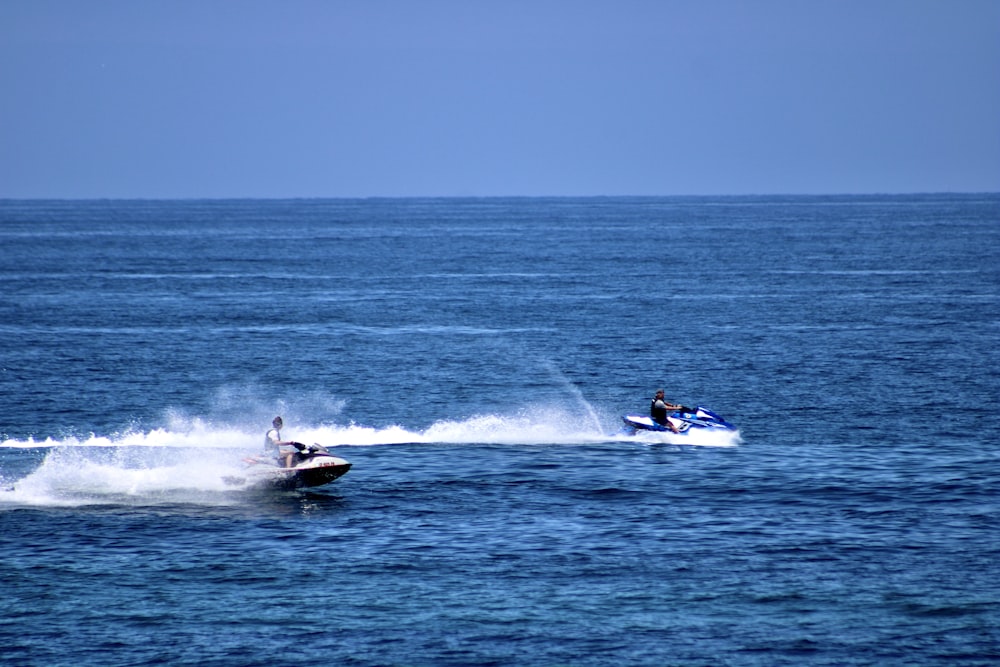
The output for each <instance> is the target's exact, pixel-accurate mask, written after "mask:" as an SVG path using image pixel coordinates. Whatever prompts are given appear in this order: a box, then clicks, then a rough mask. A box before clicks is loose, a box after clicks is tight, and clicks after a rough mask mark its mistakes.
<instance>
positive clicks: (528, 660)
mask: <svg viewBox="0 0 1000 667" xmlns="http://www.w3.org/2000/svg"><path fill="white" fill-rule="evenodd" d="M0 251H2V252H0V601H2V606H0V663H2V664H3V665H5V666H7V665H73V666H74V667H85V666H91V665H92V666H95V667H96V666H101V667H106V666H109V665H161V664H163V665H199V666H217V667H229V666H233V667H236V666H240V667H245V666H250V665H261V666H264V665H266V666H269V667H273V666H277V665H296V666H299V665H356V666H375V665H400V666H402V665H418V666H424V665H426V666H446V667H447V666H458V665H494V666H518V665H579V666H591V665H592V666H598V665H600V666H603V665H642V666H647V665H648V666H650V667H662V666H664V665H760V666H762V667H763V666H766V667H774V666H778V665H948V666H953V665H988V664H997V663H998V662H1000V195H996V194H986V195H927V196H863V197H855V196H837V197H731V198H587V199H570V198H557V199H517V198H512V199H371V200H289V201H277V200H259V201H258V200H232V201H12V200H6V201H0ZM658 388H663V389H665V390H666V393H667V397H668V398H670V399H673V400H674V401H677V402H682V403H684V404H686V405H695V404H700V405H704V406H707V407H709V408H711V409H713V410H714V411H716V412H718V413H719V414H721V415H722V416H724V417H725V418H726V419H728V420H729V421H731V422H733V423H735V424H736V425H737V426H738V427H739V433H738V435H733V436H722V437H702V438H697V437H692V436H674V435H665V436H664V435H659V436H657V435H654V434H647V435H645V436H644V435H642V434H639V435H633V434H630V433H627V432H625V431H623V429H622V426H623V424H622V422H621V416H622V415H623V414H626V413H639V414H643V413H646V412H647V411H648V407H649V400H650V397H651V396H652V394H653V393H654V392H655V390H656V389H658ZM279 414H280V415H281V416H282V417H283V418H284V422H285V427H284V430H283V431H282V435H283V437H286V438H289V439H294V440H299V441H302V442H307V443H313V442H316V443H321V444H324V445H327V446H331V447H333V449H334V452H335V453H336V454H337V455H338V456H341V457H343V458H345V459H347V460H349V461H350V462H351V463H352V464H353V468H352V470H351V471H350V472H349V473H348V474H347V475H346V476H344V477H342V478H341V479H339V480H337V481H335V482H333V483H332V484H329V485H327V486H324V487H318V488H315V489H312V490H309V491H299V492H291V493H289V492H276V491H266V490H260V489H254V488H244V487H241V486H235V487H234V486H233V485H232V483H231V482H230V481H227V479H229V480H231V479H232V478H233V476H236V475H239V473H240V472H241V471H242V469H243V466H244V463H243V462H242V459H243V458H244V457H245V456H247V455H249V454H254V453H257V452H259V451H260V449H261V447H262V444H263V439H264V432H265V431H266V430H267V429H268V428H269V426H270V423H271V420H272V418H273V417H274V416H275V415H279Z"/></svg>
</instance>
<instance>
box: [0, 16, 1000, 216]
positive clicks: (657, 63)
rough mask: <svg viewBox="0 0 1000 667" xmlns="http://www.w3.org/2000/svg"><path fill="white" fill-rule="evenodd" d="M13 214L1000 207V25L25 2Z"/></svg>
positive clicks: (6, 186) (0, 79) (14, 78)
mask: <svg viewBox="0 0 1000 667" xmlns="http://www.w3.org/2000/svg"><path fill="white" fill-rule="evenodd" d="M0 100H2V102H0V197H18V198H20V197H26V198H34V197H55V198H75V197H88V198H89V197H143V198H160V197H164V198H174V197H368V196H468V195H482V196H494V195H528V196H536V195H678V194H694V195H697V194H708V195H712V194H777V193H789V194H799V193H871V192H902V193H907V192H969V191H1000V2H995V1H993V0H983V1H976V0H934V1H930V0H865V1H855V0H840V1H834V0H829V1H819V0H817V1H813V2H810V1H807V0H759V1H755V2H749V1H746V2H744V1H742V0H740V1H736V0H705V1H698V2H695V1H691V2H674V1H670V0H663V1H658V2H654V1H636V0H609V1H607V2H605V1H594V2H586V1H577V2H571V1H569V0H565V1H560V0H531V1H526V0H496V1H493V0H464V1H458V0H423V1H417V0H413V1H409V2H404V1H401V0H343V1H337V0H330V1H323V2H320V1H315V2H312V1H306V0H288V1H285V2H279V1H277V0H274V1H253V0H243V1H236V0H233V1H223V0H202V1H194V0H190V1H188V0H172V1H166V0H144V1H133V0H123V1H105V0H90V1H87V2H78V1H75V0H65V1H60V0H3V1H2V2H0Z"/></svg>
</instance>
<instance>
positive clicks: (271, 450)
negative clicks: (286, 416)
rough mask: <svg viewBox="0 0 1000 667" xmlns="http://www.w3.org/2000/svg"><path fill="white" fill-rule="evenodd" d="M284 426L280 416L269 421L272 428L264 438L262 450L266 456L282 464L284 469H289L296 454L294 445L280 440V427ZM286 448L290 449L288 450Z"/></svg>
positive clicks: (289, 441) (288, 441)
mask: <svg viewBox="0 0 1000 667" xmlns="http://www.w3.org/2000/svg"><path fill="white" fill-rule="evenodd" d="M284 425H285V424H284V422H283V421H282V420H281V416H280V415H279V416H277V417H275V418H274V419H273V420H272V421H271V426H273V427H274V428H272V429H270V430H269V431H268V432H267V435H266V436H264V449H265V450H266V451H267V453H268V454H270V455H272V456H274V457H275V458H277V459H278V462H279V463H284V464H285V467H286V468H291V467H292V465H293V462H294V460H295V454H296V450H295V447H294V445H295V443H294V442H292V441H291V440H282V439H281V427H282V426H284ZM288 447H291V448H292V449H288ZM283 448H284V449H283Z"/></svg>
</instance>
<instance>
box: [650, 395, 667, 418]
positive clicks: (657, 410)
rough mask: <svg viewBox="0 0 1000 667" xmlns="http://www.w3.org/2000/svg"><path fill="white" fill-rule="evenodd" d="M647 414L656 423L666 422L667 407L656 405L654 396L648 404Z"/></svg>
mask: <svg viewBox="0 0 1000 667" xmlns="http://www.w3.org/2000/svg"><path fill="white" fill-rule="evenodd" d="M649 416H650V417H652V418H653V421H654V422H656V423H657V424H666V423H667V408H666V406H665V405H664V406H660V407H656V399H655V398H654V399H653V400H652V402H651V403H650V404H649Z"/></svg>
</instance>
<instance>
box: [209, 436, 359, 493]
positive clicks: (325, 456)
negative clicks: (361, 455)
mask: <svg viewBox="0 0 1000 667" xmlns="http://www.w3.org/2000/svg"><path fill="white" fill-rule="evenodd" d="M292 445H294V446H295V448H296V449H297V450H298V451H297V452H296V453H295V459H294V465H293V466H292V467H291V468H285V467H284V466H281V465H279V463H278V461H277V460H276V459H274V458H273V457H270V456H251V457H248V458H245V459H243V461H244V462H245V463H246V464H247V469H246V476H245V477H227V478H225V481H226V483H227V484H233V485H239V486H247V487H251V486H252V487H257V486H264V487H271V488H275V489H300V488H304V487H310V486H323V485H324V484H329V483H330V482H332V481H333V480H335V479H337V478H338V477H341V476H343V475H345V474H346V473H347V471H348V470H350V469H351V464H350V463H348V462H347V461H345V460H344V459H342V458H340V457H338V456H334V455H333V454H331V453H330V450H328V449H327V448H326V447H324V446H323V445H304V444H302V443H301V442H293V443H292Z"/></svg>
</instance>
